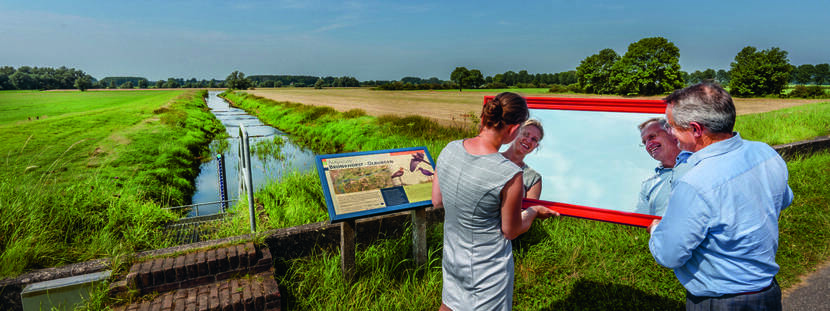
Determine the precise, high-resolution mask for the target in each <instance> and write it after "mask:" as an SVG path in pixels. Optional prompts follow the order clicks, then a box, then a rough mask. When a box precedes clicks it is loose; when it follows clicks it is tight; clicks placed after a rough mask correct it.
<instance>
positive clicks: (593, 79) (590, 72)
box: [557, 49, 620, 94]
mask: <svg viewBox="0 0 830 311" xmlns="http://www.w3.org/2000/svg"><path fill="white" fill-rule="evenodd" d="M619 59H620V56H619V55H618V54H617V52H614V50H612V49H603V50H602V51H599V53H597V54H594V55H591V56H588V57H586V58H585V59H583V60H582V62H580V63H579V66H577V67H576V81H577V83H579V87H580V88H582V89H583V90H585V92H587V93H592V94H613V93H614V91H615V89H616V88H615V87H614V85H613V84H612V83H611V73H612V72H611V68H612V67H613V66H614V63H616V62H617V61H618V60H619ZM557 80H558V79H557ZM557 82H558V81H557Z"/></svg>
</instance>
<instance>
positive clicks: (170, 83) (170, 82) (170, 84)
mask: <svg viewBox="0 0 830 311" xmlns="http://www.w3.org/2000/svg"><path fill="white" fill-rule="evenodd" d="M179 87H181V84H179V81H176V79H174V78H167V82H164V88H168V89H177V88H179Z"/></svg>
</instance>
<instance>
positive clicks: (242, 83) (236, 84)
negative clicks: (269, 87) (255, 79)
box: [225, 71, 252, 90]
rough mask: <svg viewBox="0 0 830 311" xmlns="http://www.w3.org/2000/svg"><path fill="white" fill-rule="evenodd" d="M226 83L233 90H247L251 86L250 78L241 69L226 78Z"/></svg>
mask: <svg viewBox="0 0 830 311" xmlns="http://www.w3.org/2000/svg"><path fill="white" fill-rule="evenodd" d="M225 85H226V86H227V87H228V88H229V89H232V90H247V89H248V88H249V87H251V85H252V82H251V80H250V79H248V78H245V74H244V73H241V72H239V71H234V72H232V73H231V74H230V75H228V77H227V78H225Z"/></svg>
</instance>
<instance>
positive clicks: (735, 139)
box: [678, 132, 744, 166]
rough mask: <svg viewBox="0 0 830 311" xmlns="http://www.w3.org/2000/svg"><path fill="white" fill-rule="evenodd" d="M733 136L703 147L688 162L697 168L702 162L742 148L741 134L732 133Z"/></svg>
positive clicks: (689, 157)
mask: <svg viewBox="0 0 830 311" xmlns="http://www.w3.org/2000/svg"><path fill="white" fill-rule="evenodd" d="M732 134H733V136H732V137H731V138H728V139H724V140H721V141H719V142H716V143H713V144H711V145H708V146H706V147H703V149H700V150H698V151H697V152H695V153H692V154H691V155H690V156H688V158H687V159H686V162H688V163H689V164H690V165H692V166H695V165H697V164H698V163H700V161H703V160H704V159H706V158H711V157H714V156H719V155H721V154H724V153H727V152H730V151H732V150H735V149H738V148H740V147H741V146H742V145H743V143H744V141H743V139H741V134H738V132H732ZM678 157H679V155H678Z"/></svg>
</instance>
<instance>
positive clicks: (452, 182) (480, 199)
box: [437, 140, 521, 311]
mask: <svg viewBox="0 0 830 311" xmlns="http://www.w3.org/2000/svg"><path fill="white" fill-rule="evenodd" d="M437 167H438V168H437V175H438V178H439V180H440V181H439V186H440V188H441V195H442V198H443V203H444V258H443V262H442V267H441V268H442V271H443V277H444V282H443V289H442V296H441V297H442V300H443V302H444V304H446V305H447V306H448V307H450V308H451V309H453V310H455V311H459V310H510V308H511V307H512V304H513V247H512V246H511V244H510V240H508V239H506V238H505V237H504V234H502V232H501V207H500V206H501V190H502V188H504V185H505V183H507V181H509V180H510V179H511V178H513V177H514V176H515V175H516V174H518V173H520V172H521V169H520V168H519V167H518V166H517V165H516V164H514V163H513V162H510V160H508V159H506V158H505V157H504V156H502V155H501V153H498V152H495V153H492V154H487V155H472V154H469V153H467V151H466V150H465V149H464V146H463V144H462V141H461V140H457V141H453V142H451V143H449V144H447V146H446V147H445V148H444V150H443V151H442V152H441V156H439V157H438V163H437Z"/></svg>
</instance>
